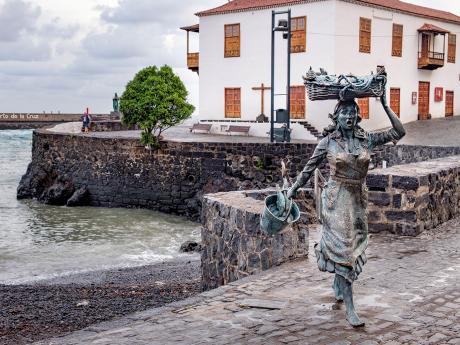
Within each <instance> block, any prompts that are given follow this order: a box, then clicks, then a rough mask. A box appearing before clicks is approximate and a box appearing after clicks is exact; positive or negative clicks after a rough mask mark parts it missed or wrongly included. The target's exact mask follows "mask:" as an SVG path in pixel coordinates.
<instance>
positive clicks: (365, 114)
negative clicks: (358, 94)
mask: <svg viewBox="0 0 460 345" xmlns="http://www.w3.org/2000/svg"><path fill="white" fill-rule="evenodd" d="M357 103H358V105H359V112H360V114H361V118H362V119H369V98H358V99H357Z"/></svg>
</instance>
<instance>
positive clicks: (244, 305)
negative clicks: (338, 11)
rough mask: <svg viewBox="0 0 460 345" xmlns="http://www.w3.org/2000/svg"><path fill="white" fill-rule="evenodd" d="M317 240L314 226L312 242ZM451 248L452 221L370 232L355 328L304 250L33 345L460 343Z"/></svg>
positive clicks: (454, 245) (458, 279)
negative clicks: (180, 297) (406, 234)
mask: <svg viewBox="0 0 460 345" xmlns="http://www.w3.org/2000/svg"><path fill="white" fill-rule="evenodd" d="M318 236H319V234H318V230H317V229H312V231H311V238H312V239H313V240H312V241H311V242H314V240H315V239H318ZM459 248H460V219H456V220H453V221H450V222H448V223H446V224H444V225H442V226H441V227H439V228H436V229H434V230H432V231H429V232H427V233H424V234H422V235H420V236H419V237H417V238H401V237H399V238H398V237H394V236H388V235H375V236H371V240H370V248H369V251H368V253H369V255H368V256H369V262H368V264H367V265H366V266H365V270H364V272H363V274H362V275H361V276H360V279H359V280H358V281H357V282H356V284H355V295H356V296H357V298H356V304H357V309H358V311H359V312H360V315H361V316H362V318H363V319H365V321H366V327H365V328H361V329H353V328H352V327H350V326H349V325H348V324H347V322H346V321H345V315H344V310H343V309H344V306H343V305H341V304H336V303H335V302H334V298H333V293H332V289H331V284H332V279H333V276H332V275H331V274H327V273H322V272H319V271H318V270H317V268H316V262H315V258H314V257H313V256H312V257H310V258H309V259H308V260H302V261H298V262H293V263H290V264H286V265H283V266H281V267H278V268H276V269H273V270H270V271H267V272H264V273H263V274H260V275H257V276H253V277H249V278H247V279H244V280H241V281H238V282H235V283H232V284H230V285H228V286H224V287H221V288H218V289H215V290H212V291H209V292H207V293H203V294H201V295H199V296H197V297H194V298H193V299H188V300H184V301H181V302H179V303H175V304H171V305H169V306H166V307H163V308H159V309H151V310H147V311H144V312H141V313H137V314H133V315H130V316H127V317H124V318H121V319H118V320H115V321H111V322H106V323H102V324H98V325H94V326H92V327H89V328H87V329H85V330H82V331H78V332H75V333H72V334H69V335H67V336H65V337H62V338H56V339H52V340H47V341H41V342H38V343H36V344H40V345H45V344H47V345H51V344H53V345H60V344H65V345H71V344H98V345H105V344H111V345H114V344H119V345H127V344H135V345H137V344H149V345H156V344H159V345H160V344H161V345H169V344H184V345H185V344H187V345H191V344H213V345H219V344H221V345H224V344H233V345H238V344H256V345H262V344H263V345H270V344H302V345H308V344H320V345H321V344H334V345H351V344H361V345H374V344H386V345H398V344H411V345H421V344H460V289H459V286H460V249H459Z"/></svg>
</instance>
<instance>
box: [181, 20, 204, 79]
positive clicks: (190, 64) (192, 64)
mask: <svg viewBox="0 0 460 345" xmlns="http://www.w3.org/2000/svg"><path fill="white" fill-rule="evenodd" d="M181 29H182V30H184V31H186V32H187V68H188V69H189V70H191V71H193V72H196V73H199V71H200V53H191V52H190V32H196V33H199V32H200V25H199V24H195V25H191V26H184V27H182V28H181Z"/></svg>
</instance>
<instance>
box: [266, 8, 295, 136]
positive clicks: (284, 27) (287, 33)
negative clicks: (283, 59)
mask: <svg viewBox="0 0 460 345" xmlns="http://www.w3.org/2000/svg"><path fill="white" fill-rule="evenodd" d="M286 14H287V20H286V19H280V20H279V21H278V25H277V26H276V25H275V22H276V16H277V15H286ZM277 31H280V32H282V33H283V38H284V39H286V40H287V79H286V81H287V82H286V83H287V85H286V93H285V94H284V95H285V96H286V110H285V112H286V114H287V115H286V122H285V124H286V127H285V128H284V131H285V132H284V139H285V141H286V142H290V126H291V124H290V122H291V10H290V9H289V10H287V11H272V46H271V90H270V94H271V109H270V142H274V141H275V124H274V115H275V114H274V112H275V33H276V32H277ZM279 95H283V94H279ZM279 95H277V96H279ZM277 122H278V119H277Z"/></svg>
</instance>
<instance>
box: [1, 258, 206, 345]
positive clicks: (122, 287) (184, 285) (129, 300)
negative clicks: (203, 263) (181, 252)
mask: <svg viewBox="0 0 460 345" xmlns="http://www.w3.org/2000/svg"><path fill="white" fill-rule="evenodd" d="M200 286H201V276H200V261H199V256H198V255H196V254H194V255H191V256H190V259H189V260H185V261H184V260H174V261H167V262H162V263H158V264H153V265H147V266H142V267H132V268H121V269H113V270H106V271H97V272H87V273H79V274H74V275H70V276H65V277H59V278H54V279H51V280H46V281H40V282H35V283H31V284H21V285H0V295H1V296H2V298H1V299H0V343H1V344H4V345H13V344H14V345H22V344H29V343H31V342H34V341H38V340H42V339H47V338H51V337H55V336H59V335H62V334H64V333H68V332H72V331H75V330H78V329H82V328H85V327H87V326H90V325H92V324H95V323H98V322H102V321H106V320H110V319H115V318H118V317H121V316H123V315H126V314H130V313H133V312H137V311H142V310H145V309H148V308H155V307H160V306H162V305H165V304H167V303H170V302H174V301H178V300H181V299H184V298H187V297H190V296H193V295H195V294H198V293H199V292H200V291H201V290H200Z"/></svg>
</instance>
